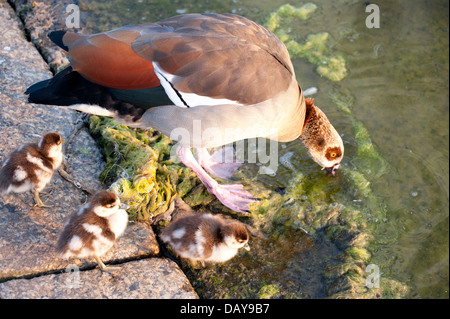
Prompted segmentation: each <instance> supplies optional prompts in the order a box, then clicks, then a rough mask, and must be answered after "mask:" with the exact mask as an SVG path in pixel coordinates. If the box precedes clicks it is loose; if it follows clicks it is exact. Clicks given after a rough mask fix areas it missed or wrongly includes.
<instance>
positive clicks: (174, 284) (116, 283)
mask: <svg viewBox="0 0 450 319" xmlns="http://www.w3.org/2000/svg"><path fill="white" fill-rule="evenodd" d="M121 267H122V268H121V269H120V270H118V271H117V273H115V274H114V275H110V274H108V273H102V272H101V271H100V270H99V269H93V270H89V271H76V270H75V271H73V272H71V271H70V269H67V272H64V273H61V274H53V275H46V276H41V277H36V278H33V279H29V280H27V279H18V280H11V281H8V282H5V283H2V284H0V299H11V298H21V299H30V298H31V299H61V298H62V299H67V298H70V299H75V298H77V299H78V298H80V299H144V298H145V299H193V298H197V294H196V293H195V292H194V290H193V288H192V286H191V285H190V283H189V281H188V280H187V278H186V277H185V276H184V274H183V272H182V271H181V270H180V268H178V266H177V265H176V264H175V263H174V262H173V261H171V260H169V259H163V258H150V259H144V260H139V261H132V262H128V263H125V264H122V265H121ZM167 283H170V284H169V285H168V284H167Z"/></svg>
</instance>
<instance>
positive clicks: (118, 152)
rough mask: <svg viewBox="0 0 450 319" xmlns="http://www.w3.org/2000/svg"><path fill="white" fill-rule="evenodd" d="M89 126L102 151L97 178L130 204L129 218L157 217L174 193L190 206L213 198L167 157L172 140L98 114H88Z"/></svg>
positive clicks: (182, 168)
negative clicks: (102, 155) (102, 157)
mask: <svg viewBox="0 0 450 319" xmlns="http://www.w3.org/2000/svg"><path fill="white" fill-rule="evenodd" d="M89 128H90V132H91V134H92V135H93V136H94V137H96V139H97V141H98V143H99V144H100V146H101V147H102V149H103V152H104V154H105V159H106V165H105V167H104V169H103V171H102V173H101V174H100V180H101V181H102V182H104V183H105V184H107V185H109V189H110V190H111V191H113V192H115V193H116V194H117V195H118V196H119V197H120V199H121V201H123V202H124V203H127V204H128V205H129V207H130V208H129V209H128V212H129V214H130V217H131V218H132V219H137V220H148V219H150V218H153V217H156V216H157V215H159V214H161V213H163V212H165V211H166V210H167V209H168V206H169V205H170V202H171V200H172V199H173V198H174V197H175V196H179V197H181V198H184V200H185V201H186V202H187V203H189V204H190V205H191V206H196V205H200V204H207V203H210V202H211V201H212V200H213V197H212V195H210V194H209V193H208V192H207V191H206V189H205V188H204V186H203V185H202V184H201V183H200V181H199V180H198V179H197V177H196V176H195V174H194V173H193V172H192V171H191V170H189V169H188V168H186V167H184V166H182V165H179V164H176V163H174V162H173V161H171V160H170V156H169V155H170V149H171V147H172V145H173V143H172V142H171V141H170V139H169V138H168V137H167V136H164V135H162V134H160V133H159V132H157V131H155V130H152V129H148V130H141V129H130V128H129V127H126V126H124V125H120V124H118V123H117V122H115V121H114V120H113V119H110V118H103V117H99V116H91V117H90V121H89Z"/></svg>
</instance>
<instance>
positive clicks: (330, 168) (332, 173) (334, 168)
mask: <svg viewBox="0 0 450 319" xmlns="http://www.w3.org/2000/svg"><path fill="white" fill-rule="evenodd" d="M339 167H341V164H336V165H334V166H332V167H325V170H326V171H327V172H328V173H329V174H330V175H331V176H334V175H336V171H337V170H338V169H339Z"/></svg>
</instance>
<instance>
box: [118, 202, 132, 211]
mask: <svg viewBox="0 0 450 319" xmlns="http://www.w3.org/2000/svg"><path fill="white" fill-rule="evenodd" d="M128 208H130V206H128V204H125V203H120V209H125V210H127V209H128Z"/></svg>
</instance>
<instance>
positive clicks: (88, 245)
mask: <svg viewBox="0 0 450 319" xmlns="http://www.w3.org/2000/svg"><path fill="white" fill-rule="evenodd" d="M127 224H128V214H127V212H126V211H125V210H124V209H121V203H120V199H119V198H118V197H117V195H116V194H114V193H112V192H109V191H105V190H103V191H100V192H98V193H96V194H95V195H94V196H93V197H92V199H91V201H90V202H89V203H88V204H86V205H84V206H83V207H81V209H80V210H79V211H78V212H77V213H74V214H73V215H72V216H71V217H70V219H69V221H68V222H67V223H66V225H65V226H64V229H63V231H62V234H61V236H60V237H59V240H58V243H57V248H56V250H57V252H58V254H59V255H60V256H61V257H63V258H70V257H77V258H86V257H94V258H95V259H96V260H97V262H98V264H99V267H100V269H101V270H105V271H107V270H108V268H110V267H106V266H105V265H104V264H103V262H102V261H101V260H100V257H101V256H102V255H104V254H105V253H106V252H107V251H108V250H109V249H111V247H112V246H113V245H114V243H115V241H116V240H117V239H118V238H119V237H120V236H121V235H122V234H123V233H124V231H125V229H126V227H127Z"/></svg>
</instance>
